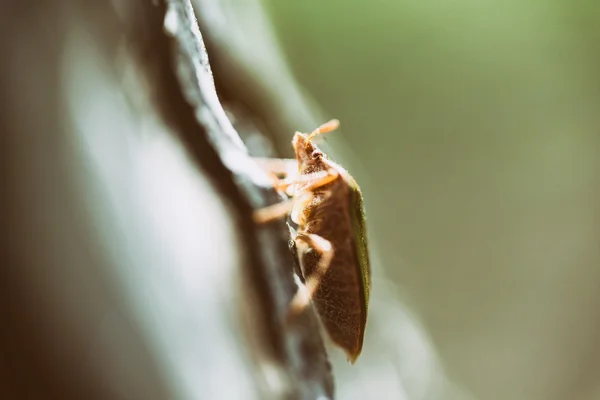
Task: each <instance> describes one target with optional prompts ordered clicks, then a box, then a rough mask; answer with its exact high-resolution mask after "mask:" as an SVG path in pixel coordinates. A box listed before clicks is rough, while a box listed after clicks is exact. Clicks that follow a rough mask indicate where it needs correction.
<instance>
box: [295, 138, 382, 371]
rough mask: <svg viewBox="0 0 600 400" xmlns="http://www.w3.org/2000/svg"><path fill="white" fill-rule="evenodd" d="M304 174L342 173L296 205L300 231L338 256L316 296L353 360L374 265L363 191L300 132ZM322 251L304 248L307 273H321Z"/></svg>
mask: <svg viewBox="0 0 600 400" xmlns="http://www.w3.org/2000/svg"><path fill="white" fill-rule="evenodd" d="M292 143H293V146H294V150H295V152H296V159H297V161H298V167H299V173H300V176H306V175H308V174H314V173H317V172H320V171H331V170H335V171H336V172H337V174H338V175H337V177H336V178H335V179H334V180H333V181H332V182H330V183H327V184H325V185H323V186H320V187H318V188H316V189H313V190H312V199H311V201H310V202H309V203H308V204H301V205H300V206H299V207H298V208H297V209H295V210H294V212H293V213H295V214H296V215H297V216H296V218H293V219H296V220H297V223H298V226H299V231H302V232H307V233H311V234H316V235H318V236H320V237H322V238H324V239H326V240H328V241H329V242H330V243H331V246H332V248H333V257H332V259H331V261H330V264H329V266H328V268H327V270H326V272H325V273H324V274H323V275H322V277H321V278H320V282H319V285H318V286H317V288H316V290H315V292H314V294H313V295H312V301H313V303H314V304H315V306H316V308H317V311H318V313H319V315H320V316H321V320H322V322H323V325H324V326H325V328H326V329H327V331H328V333H329V336H330V337H331V339H332V340H333V341H334V342H335V343H336V344H337V345H339V346H340V347H341V348H343V349H344V350H345V352H346V354H347V356H348V359H349V360H350V361H351V362H352V363H353V362H354V361H355V360H356V359H357V357H358V356H359V355H360V353H361V350H362V344H363V337H364V332H365V326H366V321H367V305H368V301H369V289H370V268H369V263H368V251H367V243H366V234H365V227H364V211H363V204H362V195H361V193H360V190H359V188H358V185H357V184H356V182H355V181H354V179H353V178H352V177H351V176H350V175H349V174H348V173H347V172H346V170H344V169H343V168H342V167H341V166H339V165H337V164H336V163H334V162H333V161H331V160H329V159H328V158H327V156H325V155H324V154H323V153H322V152H321V151H320V150H319V149H318V148H317V147H316V146H315V145H314V144H313V143H312V142H311V141H310V138H309V137H307V136H305V135H303V134H301V133H296V135H295V136H294V140H293V142H292ZM320 257H321V255H320V254H319V253H318V252H317V251H314V250H313V249H311V251H307V252H304V253H303V254H302V253H300V265H301V268H302V271H303V274H304V276H310V275H312V274H314V273H316V272H317V271H316V268H317V265H318V262H319V259H320Z"/></svg>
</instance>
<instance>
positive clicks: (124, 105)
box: [0, 0, 333, 399]
mask: <svg viewBox="0 0 600 400" xmlns="http://www.w3.org/2000/svg"><path fill="white" fill-rule="evenodd" d="M203 6H204V7H206V8H207V9H206V10H203V9H197V10H196V12H197V13H198V14H199V15H201V14H203V13H204V12H210V10H209V9H208V8H209V7H210V4H209V2H204V5H203ZM0 20H1V21H0V22H1V23H0V26H1V27H2V28H0V29H1V30H2V32H1V33H2V38H1V39H0V40H1V42H0V44H1V48H0V50H1V52H2V53H1V54H2V59H3V60H4V61H2V65H1V66H0V68H1V69H0V72H1V74H0V83H1V85H0V88H1V89H0V116H1V118H0V128H1V130H2V132H3V146H2V148H3V150H4V152H5V155H4V156H3V157H2V160H3V163H6V164H7V165H6V167H7V168H5V169H3V170H4V171H5V172H4V173H5V174H6V175H7V176H6V178H7V179H6V180H5V182H7V199H6V201H7V203H6V206H5V207H3V209H5V210H6V211H7V212H6V220H5V221H3V224H2V228H3V231H4V236H5V238H6V240H5V243H7V245H8V246H7V249H6V251H4V252H3V255H5V256H7V262H6V263H3V264H6V265H8V266H9V268H7V269H5V271H4V273H5V274H6V275H7V276H6V279H3V280H2V282H3V283H5V284H6V286H7V287H6V288H4V287H3V288H2V290H1V293H2V296H3V297H5V298H6V299H5V301H2V303H1V304H2V306H1V307H2V310H1V314H2V315H3V316H4V322H3V326H5V327H6V329H4V330H3V337H2V343H1V346H2V353H3V355H2V357H1V359H2V363H3V365H2V368H3V369H4V371H2V372H3V373H2V374H1V375H2V379H4V380H5V383H3V384H2V385H0V391H2V392H3V393H0V397H2V398H42V397H43V398H61V399H66V398H90V399H92V398H102V399H113V398H114V399H119V398H123V399H154V398H156V399H162V398H191V399H197V398H220V399H229V398H231V399H236V398H249V399H250V398H290V399H316V398H319V397H332V395H333V380H332V375H331V367H330V365H329V362H328V360H327V356H326V354H325V350H324V347H323V342H322V339H321V335H320V332H319V327H318V324H317V320H316V317H315V315H314V312H313V310H312V308H311V309H307V310H306V312H305V313H304V314H303V315H302V316H301V318H299V319H298V320H297V322H295V323H294V324H292V325H286V324H285V316H286V313H287V307H288V303H289V300H290V299H291V298H292V296H293V294H294V292H295V290H296V286H295V283H294V281H293V275H292V271H293V266H294V258H293V256H292V253H291V252H290V251H289V248H288V236H287V229H286V226H285V223H284V222H283V221H282V222H278V223H273V224H270V225H268V226H264V227H258V226H255V225H254V224H253V223H252V221H251V210H252V209H253V208H257V207H261V206H265V205H267V204H271V203H274V202H276V201H279V200H280V199H279V198H278V195H277V194H276V193H275V192H274V191H273V190H272V189H271V188H270V187H269V180H268V178H267V177H266V176H265V175H264V174H263V172H262V171H261V170H260V169H259V168H258V167H257V166H256V165H255V164H254V163H253V162H252V160H251V158H250V157H249V156H248V154H247V151H246V148H245V146H244V144H243V143H242V141H241V140H240V138H239V136H238V133H237V132H236V130H235V129H234V128H233V126H232V124H231V122H230V121H229V119H228V117H227V115H226V113H225V111H224V110H223V108H222V107H221V104H220V102H219V100H218V98H217V94H216V92H215V89H214V83H213V79H212V73H211V69H210V65H209V62H208V56H207V54H206V50H205V47H204V44H203V41H202V37H201V34H200V31H199V29H198V26H197V23H196V19H195V17H194V10H193V9H192V6H191V4H190V2H189V1H185V0H169V1H159V2H155V4H152V2H146V1H135V2H119V1H115V2H112V3H103V2H101V3H94V2H92V3H90V2H84V1H65V2H57V3H54V4H52V5H51V6H50V5H43V4H38V3H36V2H31V1H22V2H8V3H5V5H4V6H2V12H0ZM250 116H251V115H250ZM240 123H241V125H242V126H243V125H244V118H243V117H242V118H241V120H240ZM5 393H6V395H5Z"/></svg>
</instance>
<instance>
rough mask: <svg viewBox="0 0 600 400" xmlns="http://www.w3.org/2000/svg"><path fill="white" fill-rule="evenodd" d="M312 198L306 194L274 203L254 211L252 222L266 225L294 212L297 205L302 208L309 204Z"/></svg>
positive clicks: (310, 194)
mask: <svg viewBox="0 0 600 400" xmlns="http://www.w3.org/2000/svg"><path fill="white" fill-rule="evenodd" d="M312 197H313V196H312V193H310V192H307V193H304V194H302V195H300V196H296V197H293V198H291V199H288V200H284V201H282V202H280V203H276V204H273V205H270V206H267V207H264V208H260V209H258V210H255V211H254V213H253V215H252V217H253V219H254V222H256V223H257V224H266V223H267V222H271V221H274V220H276V219H280V218H283V217H285V216H287V215H288V214H290V213H291V212H292V211H293V210H294V207H296V206H297V205H301V206H304V205H306V204H308V203H310V202H311V200H312ZM294 222H296V221H294Z"/></svg>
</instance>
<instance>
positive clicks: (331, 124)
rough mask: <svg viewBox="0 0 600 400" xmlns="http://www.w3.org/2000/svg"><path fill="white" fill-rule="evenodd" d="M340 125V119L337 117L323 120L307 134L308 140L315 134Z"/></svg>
mask: <svg viewBox="0 0 600 400" xmlns="http://www.w3.org/2000/svg"><path fill="white" fill-rule="evenodd" d="M339 126H340V121H339V120H337V119H332V120H331V121H328V122H325V123H324V124H323V125H321V126H319V127H318V128H317V129H315V130H314V131H312V132H311V133H310V135H308V140H309V141H310V140H312V139H313V138H314V137H315V136H317V135H321V134H323V133H327V132H331V131H335V130H336V129H337V128H338V127H339Z"/></svg>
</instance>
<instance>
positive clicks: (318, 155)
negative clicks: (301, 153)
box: [311, 150, 323, 160]
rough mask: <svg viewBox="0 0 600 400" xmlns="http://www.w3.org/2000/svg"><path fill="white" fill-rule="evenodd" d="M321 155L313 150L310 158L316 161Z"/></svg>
mask: <svg viewBox="0 0 600 400" xmlns="http://www.w3.org/2000/svg"><path fill="white" fill-rule="evenodd" d="M322 155H323V153H321V152H320V151H319V150H315V151H313V152H312V154H311V156H312V158H313V159H315V160H316V159H317V158H321V156H322Z"/></svg>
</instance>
